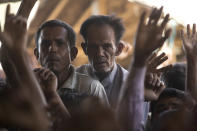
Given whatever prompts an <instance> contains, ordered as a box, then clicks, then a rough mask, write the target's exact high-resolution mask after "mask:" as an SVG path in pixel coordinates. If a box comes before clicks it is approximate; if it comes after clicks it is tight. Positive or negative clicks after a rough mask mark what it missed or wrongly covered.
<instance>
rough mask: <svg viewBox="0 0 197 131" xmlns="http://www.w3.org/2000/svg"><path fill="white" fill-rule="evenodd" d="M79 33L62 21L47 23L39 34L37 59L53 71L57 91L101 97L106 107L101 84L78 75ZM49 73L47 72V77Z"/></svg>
mask: <svg viewBox="0 0 197 131" xmlns="http://www.w3.org/2000/svg"><path fill="white" fill-rule="evenodd" d="M77 52H78V50H77V48H76V47H75V33H74V31H73V30H72V28H71V27H70V26H69V25H68V24H66V23H65V22H62V21H60V20H50V21H47V22H45V23H43V24H42V25H41V26H40V28H39V29H38V31H37V35H36V48H35V50H34V53H35V56H36V58H37V59H38V61H39V62H40V64H41V66H42V67H44V68H46V69H49V70H51V71H52V72H53V73H54V74H55V75H56V76H57V80H58V88H57V91H58V93H59V95H60V96H64V95H65V94H66V93H67V92H68V91H77V92H78V93H80V94H87V95H93V96H97V97H99V98H101V99H102V101H103V102H104V103H105V104H106V103H108V100H107V97H106V93H105V91H104V88H103V86H102V85H101V84H100V82H99V81H96V80H93V79H91V78H90V77H88V76H87V75H84V74H80V73H77V72H76V71H75V68H74V66H72V65H71V61H73V60H74V59H75V57H76V55H77ZM46 71H47V70H43V72H42V73H43V74H45V72H46Z"/></svg>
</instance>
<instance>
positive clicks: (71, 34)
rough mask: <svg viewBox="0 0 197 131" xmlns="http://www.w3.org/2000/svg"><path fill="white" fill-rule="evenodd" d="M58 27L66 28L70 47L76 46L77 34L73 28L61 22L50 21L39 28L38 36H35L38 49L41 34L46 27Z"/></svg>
mask: <svg viewBox="0 0 197 131" xmlns="http://www.w3.org/2000/svg"><path fill="white" fill-rule="evenodd" d="M56 26H61V27H64V28H65V29H66V30H67V32H68V40H69V46H70V48H71V47H74V46H75V42H76V34H75V32H74V30H73V29H72V27H71V26H70V25H69V24H68V23H66V22H63V21H61V20H49V21H46V22H44V23H43V24H42V25H41V26H40V27H39V28H38V31H37V33H36V36H35V40H36V47H37V48H38V46H39V45H38V39H39V37H40V33H41V31H42V29H44V28H45V27H56Z"/></svg>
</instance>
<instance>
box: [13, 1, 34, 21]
mask: <svg viewBox="0 0 197 131" xmlns="http://www.w3.org/2000/svg"><path fill="white" fill-rule="evenodd" d="M36 1H37V0H22V3H21V5H20V7H19V9H18V12H17V15H18V16H19V15H20V16H22V17H24V18H26V19H28V17H29V15H30V12H31V10H32V8H33V7H34V5H35V3H36Z"/></svg>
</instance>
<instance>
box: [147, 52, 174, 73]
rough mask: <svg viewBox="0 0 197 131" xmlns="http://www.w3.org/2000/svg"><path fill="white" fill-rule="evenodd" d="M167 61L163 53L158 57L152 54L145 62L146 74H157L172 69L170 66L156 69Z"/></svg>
mask: <svg viewBox="0 0 197 131" xmlns="http://www.w3.org/2000/svg"><path fill="white" fill-rule="evenodd" d="M167 59H168V56H167V55H166V54H165V53H164V52H163V53H162V54H160V55H159V56H157V53H153V54H152V55H151V56H150V57H149V58H148V60H147V72H151V73H157V74H158V73H162V72H165V71H166V70H169V69H170V68H172V65H171V64H170V65H168V66H165V67H161V68H159V69H158V66H160V65H161V64H162V63H164V62H165V61H166V60H167Z"/></svg>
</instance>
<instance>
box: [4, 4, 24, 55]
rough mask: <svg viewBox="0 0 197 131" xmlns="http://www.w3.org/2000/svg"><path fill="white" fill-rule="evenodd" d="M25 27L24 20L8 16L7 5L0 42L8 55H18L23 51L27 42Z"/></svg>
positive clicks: (8, 7) (8, 9)
mask: <svg viewBox="0 0 197 131" xmlns="http://www.w3.org/2000/svg"><path fill="white" fill-rule="evenodd" d="M26 25H27V23H26V19H24V18H23V17H21V16H15V15H13V14H10V5H8V6H7V9H6V18H5V26H4V31H3V32H2V31H1V32H0V41H1V42H2V44H3V46H6V48H7V49H8V50H9V51H10V53H13V52H17V53H20V52H21V51H24V50H25V48H26V40H27V33H26V32H27V30H26Z"/></svg>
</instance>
